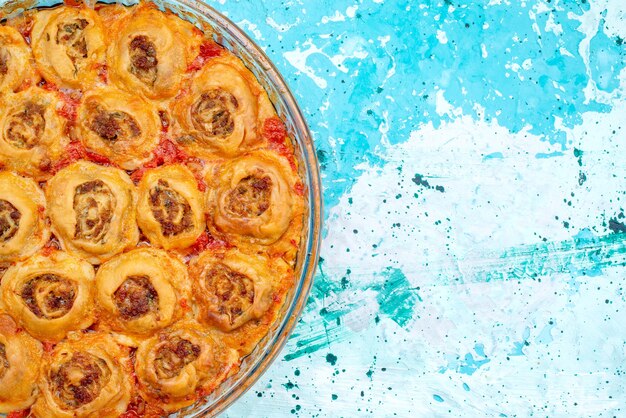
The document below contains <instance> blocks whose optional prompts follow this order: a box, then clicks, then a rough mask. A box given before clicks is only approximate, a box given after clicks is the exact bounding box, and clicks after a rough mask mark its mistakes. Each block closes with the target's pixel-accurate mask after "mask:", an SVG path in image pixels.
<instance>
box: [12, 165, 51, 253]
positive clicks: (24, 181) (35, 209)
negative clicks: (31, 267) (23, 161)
mask: <svg viewBox="0 0 626 418" xmlns="http://www.w3.org/2000/svg"><path fill="white" fill-rule="evenodd" d="M45 208H46V200H45V197H44V194H43V192H42V191H41V189H40V188H39V186H38V185H37V183H35V182H34V181H33V180H31V179H29V178H26V177H22V176H19V175H17V174H15V173H11V172H9V171H0V262H7V261H17V260H23V259H24V258H27V257H29V256H31V255H33V254H34V253H35V252H37V251H38V250H40V249H41V247H43V246H44V244H45V243H46V242H47V241H48V238H50V228H49V226H48V221H47V219H46V215H45Z"/></svg>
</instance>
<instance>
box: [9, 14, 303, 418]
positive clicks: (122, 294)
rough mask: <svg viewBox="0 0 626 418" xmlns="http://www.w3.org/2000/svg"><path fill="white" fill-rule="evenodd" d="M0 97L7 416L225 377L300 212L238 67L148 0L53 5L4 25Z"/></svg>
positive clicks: (112, 411)
mask: <svg viewBox="0 0 626 418" xmlns="http://www.w3.org/2000/svg"><path fill="white" fill-rule="evenodd" d="M0 102H1V103H2V106H1V107H0V128H1V129H0V276H1V281H0V412H15V411H18V410H21V411H25V412H23V413H24V414H27V413H30V414H32V415H33V416H36V417H48V416H54V417H57V416H58V417H65V416H68V417H69V416H73V417H92V416H102V417H109V416H110V417H117V416H119V415H125V416H142V415H145V416H151V417H156V416H166V415H167V414H169V413H171V412H174V411H176V410H178V409H180V408H183V407H186V406H188V405H191V404H193V403H195V402H196V401H198V400H199V399H201V398H202V397H203V396H206V395H208V394H209V393H211V392H212V391H213V390H215V388H217V387H218V386H219V385H220V384H221V383H222V382H223V381H224V380H225V379H227V378H228V377H229V376H231V375H233V374H235V373H237V371H238V368H239V365H240V362H241V359H242V358H243V357H244V356H246V355H248V354H249V353H250V352H251V351H252V350H253V349H254V347H255V345H256V344H257V343H258V341H259V340H260V339H261V338H263V336H264V335H265V334H266V333H267V332H268V330H269V328H270V326H271V325H272V323H273V322H274V321H276V319H277V315H278V311H279V309H280V307H281V306H282V304H283V302H284V300H285V295H286V293H287V292H288V291H289V289H290V288H291V287H292V286H293V284H294V268H295V267H294V265H295V258H296V253H297V249H298V246H299V240H300V235H301V231H302V222H303V214H304V197H303V193H304V189H303V184H302V182H301V180H300V177H299V174H298V167H297V163H296V160H295V158H294V150H293V144H292V143H291V140H290V139H289V137H288V135H287V132H286V129H285V126H284V124H283V123H282V121H281V120H280V119H279V118H278V117H277V115H276V113H275V110H274V108H273V107H272V105H271V102H270V101H269V98H268V96H267V94H266V92H265V91H264V90H263V89H262V87H261V86H260V85H259V83H258V81H257V80H256V78H255V77H254V76H253V75H252V73H251V72H250V71H249V70H248V69H247V68H246V66H245V65H244V64H243V63H242V62H241V61H240V60H239V59H237V58H236V57H235V56H233V55H232V54H230V53H229V52H227V51H226V50H225V49H223V48H221V47H220V46H219V45H217V44H216V43H215V42H214V41H213V39H212V38H211V37H210V34H205V33H203V32H202V31H201V30H200V29H199V28H197V27H195V26H193V25H192V24H191V23H189V22H186V21H184V20H182V19H180V18H179V17H177V16H175V15H174V14H172V13H169V12H164V11H161V10H159V9H158V8H156V6H154V5H153V4H151V3H141V4H139V5H137V6H133V7H125V6H120V5H102V4H96V5H95V6H94V7H92V8H91V7H88V6H86V5H82V4H78V5H72V6H69V5H67V6H66V5H64V6H58V7H54V8H50V9H45V10H31V11H27V12H25V13H23V14H22V15H20V16H17V17H14V18H12V19H9V20H8V21H6V22H5V23H4V25H2V26H0ZM17 376H20V377H19V378H17Z"/></svg>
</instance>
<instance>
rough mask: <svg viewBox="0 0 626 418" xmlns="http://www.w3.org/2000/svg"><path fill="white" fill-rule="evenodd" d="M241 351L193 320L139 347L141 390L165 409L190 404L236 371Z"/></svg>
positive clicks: (137, 356) (168, 330) (136, 357)
mask: <svg viewBox="0 0 626 418" xmlns="http://www.w3.org/2000/svg"><path fill="white" fill-rule="evenodd" d="M238 365H239V355H238V354H237V352H236V351H235V350H233V349H230V348H227V347H226V346H224V345H223V344H222V343H221V342H219V341H218V340H216V339H214V337H213V336H212V335H211V334H209V333H207V331H206V330H205V329H203V327H202V326H200V325H199V324H198V323H197V322H194V321H184V322H178V323H177V324H175V325H174V326H173V327H171V328H169V329H165V330H163V331H161V332H159V334H158V335H156V336H154V337H152V338H150V339H148V340H145V341H144V342H142V343H141V345H140V346H139V348H138V349H137V353H136V356H135V373H136V375H137V381H138V382H139V392H140V393H141V395H142V396H143V397H144V399H146V400H147V401H148V402H149V403H154V404H157V405H159V406H160V407H161V408H163V409H164V410H165V411H168V412H169V411H175V410H177V409H179V408H182V407H185V406H187V405H191V404H192V403H194V402H195V401H196V400H197V399H198V398H199V397H200V396H202V395H204V394H206V393H210V392H212V391H213V390H214V389H215V388H216V387H217V386H218V385H219V384H220V383H221V382H222V381H223V380H224V379H226V378H227V377H228V376H229V375H230V374H232V373H234V372H236V371H237V368H238Z"/></svg>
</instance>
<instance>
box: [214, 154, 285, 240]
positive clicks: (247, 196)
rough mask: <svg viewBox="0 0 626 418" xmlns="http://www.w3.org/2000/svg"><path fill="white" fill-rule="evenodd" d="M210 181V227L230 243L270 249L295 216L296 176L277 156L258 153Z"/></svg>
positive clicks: (218, 172) (219, 170) (230, 164)
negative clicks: (251, 244) (294, 184)
mask: <svg viewBox="0 0 626 418" xmlns="http://www.w3.org/2000/svg"><path fill="white" fill-rule="evenodd" d="M214 171H216V173H214V174H213V177H212V178H210V179H208V184H209V190H210V193H209V194H208V203H207V210H208V214H209V217H208V221H209V222H208V226H209V229H211V230H217V233H225V234H226V235H228V236H229V237H230V239H231V240H238V239H245V240H247V241H251V242H252V243H255V244H262V245H270V244H272V243H274V242H276V241H277V240H278V239H279V238H280V237H281V236H282V235H283V234H284V233H285V231H286V230H287V228H288V227H289V224H290V222H291V219H292V216H293V210H292V206H293V204H294V199H293V193H292V190H293V183H294V180H293V179H294V174H293V172H292V171H291V168H290V167H289V166H288V165H287V164H286V163H285V162H283V161H282V160H281V159H280V158H279V157H277V156H276V155H275V154H273V153H271V152H268V151H257V152H254V153H250V154H247V155H245V156H243V157H240V158H238V159H235V160H231V161H229V162H227V163H226V164H224V165H223V166H222V167H218V168H216V169H215V170H214Z"/></svg>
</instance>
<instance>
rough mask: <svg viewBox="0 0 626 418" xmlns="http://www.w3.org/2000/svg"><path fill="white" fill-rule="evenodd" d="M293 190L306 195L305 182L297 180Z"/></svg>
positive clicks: (299, 194)
mask: <svg viewBox="0 0 626 418" xmlns="http://www.w3.org/2000/svg"><path fill="white" fill-rule="evenodd" d="M293 190H294V191H295V192H296V194H297V195H298V196H304V184H302V182H300V181H299V182H297V183H296V185H295V186H293Z"/></svg>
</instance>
